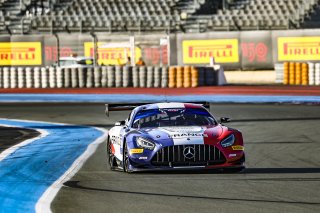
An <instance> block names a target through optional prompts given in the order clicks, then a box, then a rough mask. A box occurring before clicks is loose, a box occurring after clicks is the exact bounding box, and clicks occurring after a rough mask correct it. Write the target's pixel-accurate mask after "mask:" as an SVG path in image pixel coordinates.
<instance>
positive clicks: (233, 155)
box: [229, 154, 237, 158]
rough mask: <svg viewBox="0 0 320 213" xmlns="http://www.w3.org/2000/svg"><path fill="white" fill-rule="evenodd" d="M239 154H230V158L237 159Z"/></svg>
mask: <svg viewBox="0 0 320 213" xmlns="http://www.w3.org/2000/svg"><path fill="white" fill-rule="evenodd" d="M236 156H237V154H229V157H230V158H232V157H236Z"/></svg>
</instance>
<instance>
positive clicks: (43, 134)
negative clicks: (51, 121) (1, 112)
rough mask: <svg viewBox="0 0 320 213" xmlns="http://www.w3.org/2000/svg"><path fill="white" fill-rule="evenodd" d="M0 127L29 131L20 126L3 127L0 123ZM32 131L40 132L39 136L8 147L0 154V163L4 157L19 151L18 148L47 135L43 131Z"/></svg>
mask: <svg viewBox="0 0 320 213" xmlns="http://www.w3.org/2000/svg"><path fill="white" fill-rule="evenodd" d="M2 120H9V119H2ZM13 121H14V120H13ZM0 125H1V126H4V127H15V128H22V129H30V128H25V127H22V126H11V125H3V124H1V123H0ZM32 130H36V131H38V132H40V135H38V136H37V137H35V138H30V139H27V140H25V141H22V142H21V143H18V144H16V145H14V146H11V147H9V148H8V149H5V150H4V151H3V152H1V153H0V162H1V161H2V160H3V159H5V158H6V157H8V156H9V155H11V154H12V153H14V152H15V151H16V150H17V149H19V148H21V147H23V146H26V145H28V144H30V143H32V142H33V141H36V140H38V139H41V138H44V137H46V136H47V135H48V134H49V133H48V132H47V131H45V130H43V129H32Z"/></svg>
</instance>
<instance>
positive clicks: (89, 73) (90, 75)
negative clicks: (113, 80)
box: [86, 67, 93, 88]
mask: <svg viewBox="0 0 320 213" xmlns="http://www.w3.org/2000/svg"><path fill="white" fill-rule="evenodd" d="M86 87H87V88H92V87H93V68H91V67H89V68H87V78H86Z"/></svg>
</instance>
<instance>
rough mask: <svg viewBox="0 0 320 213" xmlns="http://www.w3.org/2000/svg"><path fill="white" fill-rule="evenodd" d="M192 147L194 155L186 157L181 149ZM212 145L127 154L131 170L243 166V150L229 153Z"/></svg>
mask: <svg viewBox="0 0 320 213" xmlns="http://www.w3.org/2000/svg"><path fill="white" fill-rule="evenodd" d="M186 147H192V149H193V151H194V156H193V157H192V158H186V157H185V156H184V154H183V151H184V150H185V148H186ZM220 149H221V148H218V147H216V146H212V145H204V144H201V145H198V144H194V145H175V146H168V147H161V148H158V149H155V150H153V151H151V150H144V151H143V152H142V153H139V154H132V155H130V156H129V162H130V167H129V168H130V170H131V171H158V170H199V169H200V170H201V169H202V170H207V169H224V168H244V162H245V158H244V152H243V151H234V152H233V154H230V152H229V151H228V150H225V152H224V151H223V150H222V151H221V150H220Z"/></svg>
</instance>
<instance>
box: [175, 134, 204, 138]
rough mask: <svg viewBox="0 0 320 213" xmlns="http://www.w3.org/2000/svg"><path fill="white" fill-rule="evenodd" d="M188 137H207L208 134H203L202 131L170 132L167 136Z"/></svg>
mask: <svg viewBox="0 0 320 213" xmlns="http://www.w3.org/2000/svg"><path fill="white" fill-rule="evenodd" d="M186 137H188V138H190V137H208V135H205V134H203V133H176V134H170V135H169V138H186Z"/></svg>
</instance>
